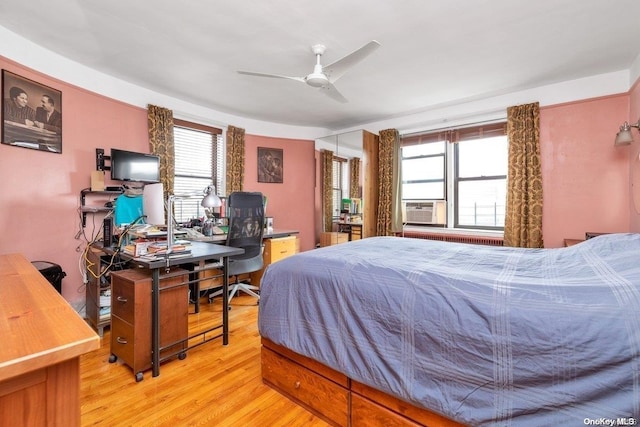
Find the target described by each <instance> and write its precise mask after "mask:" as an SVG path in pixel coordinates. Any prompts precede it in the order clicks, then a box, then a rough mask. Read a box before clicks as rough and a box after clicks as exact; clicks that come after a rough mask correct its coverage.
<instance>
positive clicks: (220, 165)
mask: <svg viewBox="0 0 640 427" xmlns="http://www.w3.org/2000/svg"><path fill="white" fill-rule="evenodd" d="M192 125H193V126H191V125H190V124H189V123H188V122H179V124H178V123H176V124H174V128H173V137H174V146H175V148H174V149H175V169H174V194H176V195H196V196H195V197H193V198H190V199H182V200H177V201H176V202H175V205H174V206H175V218H176V220H177V221H178V222H186V221H189V220H190V219H193V218H202V217H203V216H204V215H205V212H204V209H203V208H202V207H201V206H200V201H201V200H202V196H203V191H204V189H205V188H206V187H207V186H208V185H211V184H214V185H215V186H216V193H217V194H218V195H221V189H222V188H223V175H224V173H223V172H224V161H223V159H224V151H223V148H224V144H223V143H222V132H221V131H220V130H219V129H216V128H208V127H206V126H202V125H195V124H192Z"/></svg>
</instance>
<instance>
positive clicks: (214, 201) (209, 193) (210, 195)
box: [200, 185, 222, 208]
mask: <svg viewBox="0 0 640 427" xmlns="http://www.w3.org/2000/svg"><path fill="white" fill-rule="evenodd" d="M200 206H202V207H203V208H219V207H220V206H222V200H220V197H218V195H217V194H216V187H215V185H209V186H207V188H205V189H204V199H202V202H200Z"/></svg>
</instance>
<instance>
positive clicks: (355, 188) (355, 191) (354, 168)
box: [349, 157, 361, 199]
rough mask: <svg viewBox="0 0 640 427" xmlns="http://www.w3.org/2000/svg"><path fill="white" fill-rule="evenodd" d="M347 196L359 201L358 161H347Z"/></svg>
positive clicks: (357, 159) (355, 158) (356, 158)
mask: <svg viewBox="0 0 640 427" xmlns="http://www.w3.org/2000/svg"><path fill="white" fill-rule="evenodd" d="M349 196H350V197H351V198H356V199H359V198H360V197H361V195H360V159H359V158H358V157H354V158H352V159H351V160H349Z"/></svg>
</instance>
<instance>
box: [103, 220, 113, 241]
mask: <svg viewBox="0 0 640 427" xmlns="http://www.w3.org/2000/svg"><path fill="white" fill-rule="evenodd" d="M112 242H113V219H112V218H111V217H109V218H105V219H104V220H103V221H102V246H104V247H105V248H110V247H111V243H112Z"/></svg>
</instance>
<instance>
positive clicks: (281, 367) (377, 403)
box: [261, 338, 463, 427]
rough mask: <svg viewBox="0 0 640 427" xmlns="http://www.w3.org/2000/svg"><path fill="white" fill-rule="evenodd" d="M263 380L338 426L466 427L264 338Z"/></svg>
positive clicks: (262, 357)
mask: <svg viewBox="0 0 640 427" xmlns="http://www.w3.org/2000/svg"><path fill="white" fill-rule="evenodd" d="M261 360H262V380H263V382H264V383H265V384H267V385H269V386H270V387H272V388H274V389H276V390H277V391H278V392H280V393H282V394H283V395H285V396H287V397H288V398H290V399H291V400H293V401H294V402H296V403H298V404H299V405H301V406H303V407H304V408H306V409H308V410H309V411H311V412H313V413H314V414H315V415H317V416H318V417H320V418H322V419H323V420H325V421H327V422H328V423H329V424H331V425H334V426H361V425H367V426H419V425H423V426H429V427H463V424H460V423H457V422H455V421H452V420H450V419H448V418H445V417H443V416H442V415H439V414H436V413H434V412H430V411H428V410H426V409H422V408H418V407H416V406H413V405H411V404H409V403H407V402H404V401H402V400H400V399H398V398H395V397H393V396H390V395H388V394H386V393H384V392H382V391H379V390H376V389H374V388H372V387H369V386H366V385H364V384H362V383H359V382H357V381H354V380H352V379H350V378H348V377H347V376H345V375H344V374H341V373H339V372H337V371H335V370H333V369H331V368H329V367H327V366H325V365H323V364H321V363H319V362H317V361H315V360H313V359H310V358H308V357H306V356H302V355H300V354H297V353H295V352H293V351H292V350H289V349H288V348H286V347H283V346H281V345H278V344H275V343H273V342H272V341H270V340H268V339H266V338H262V351H261Z"/></svg>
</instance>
